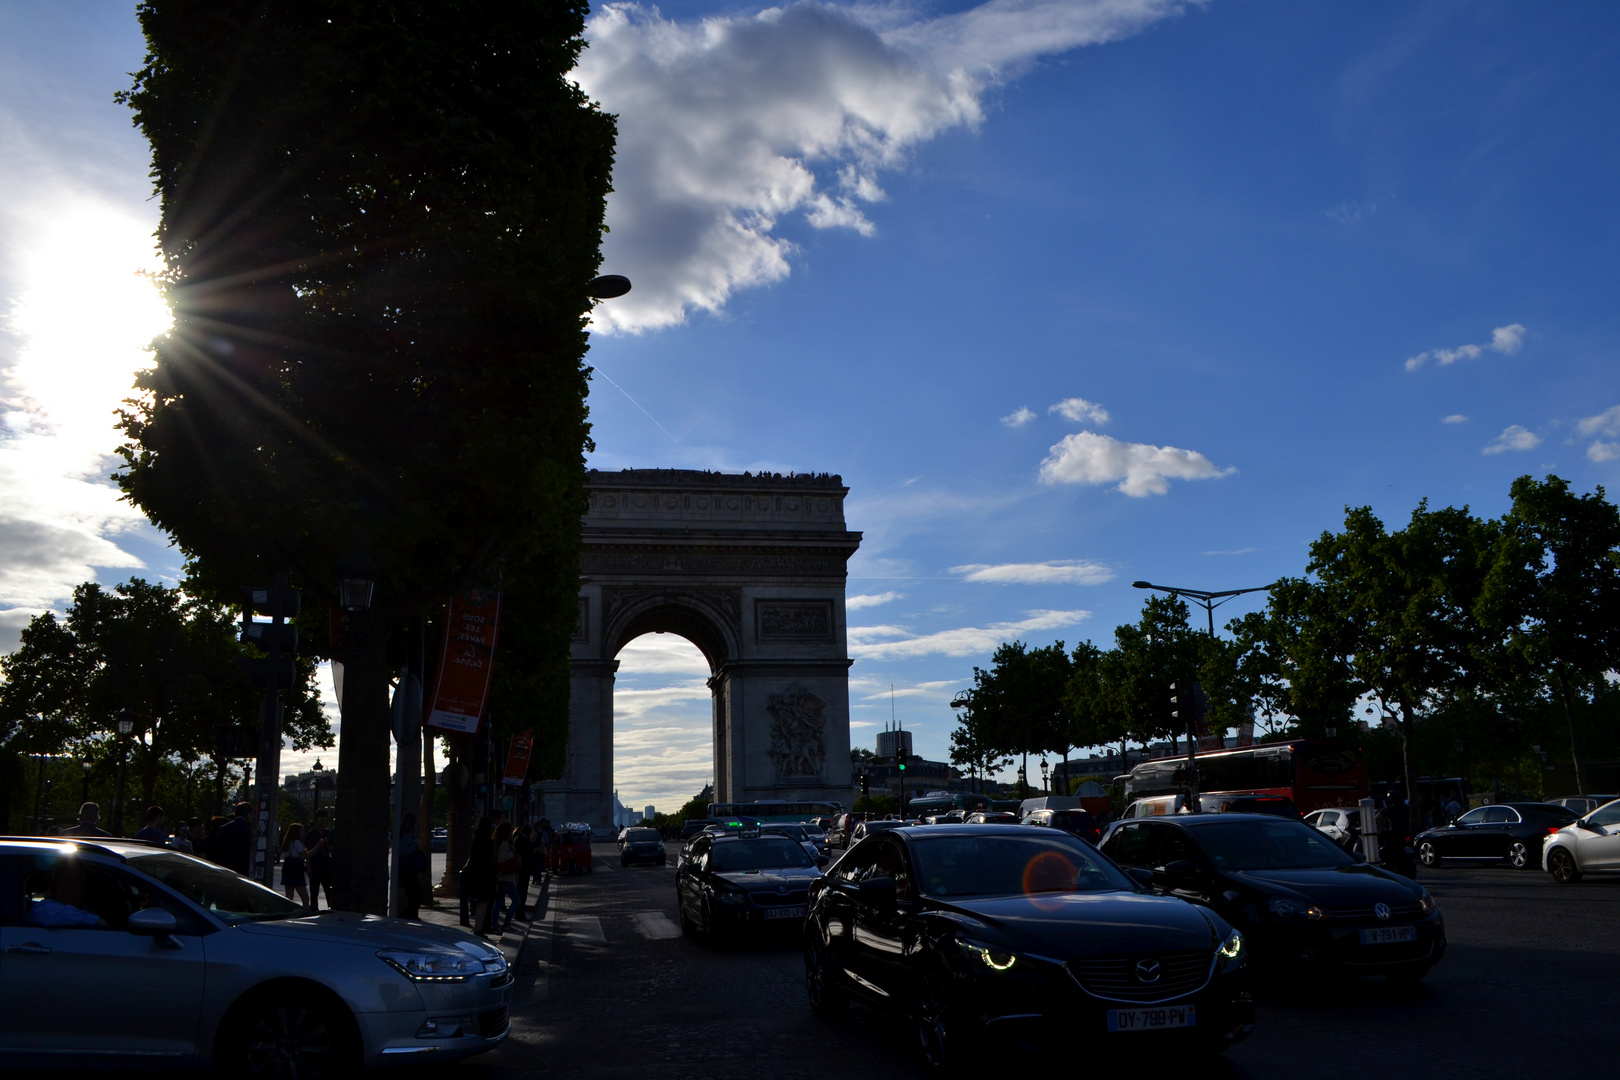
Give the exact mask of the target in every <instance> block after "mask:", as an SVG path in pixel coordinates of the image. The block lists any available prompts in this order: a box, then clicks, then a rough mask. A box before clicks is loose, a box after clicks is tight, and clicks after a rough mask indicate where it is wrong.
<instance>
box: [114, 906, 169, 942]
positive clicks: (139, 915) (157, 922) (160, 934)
mask: <svg viewBox="0 0 1620 1080" xmlns="http://www.w3.org/2000/svg"><path fill="white" fill-rule="evenodd" d="M124 925H125V928H126V929H127V930H128V931H129V932H130V933H132V934H135V935H137V936H139V937H150V938H166V937H168V936H170V935H171V934H174V933H177V932H178V931H179V929H180V921H179V920H178V919H176V918H175V917H174V915H173V913H171V912H167V911H164V910H163V909H162V908H142V909H141V910H139V911H137V912H135V913H134V914H132V915H130V917H129V921H128V922H127V923H125V924H124Z"/></svg>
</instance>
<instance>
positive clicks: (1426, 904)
mask: <svg viewBox="0 0 1620 1080" xmlns="http://www.w3.org/2000/svg"><path fill="white" fill-rule="evenodd" d="M1435 906H1436V905H1435V902H1434V897H1432V896H1430V895H1429V890H1428V889H1424V890H1423V897H1422V899H1420V900H1419V901H1418V907H1420V908H1422V909H1423V914H1425V915H1428V914H1429V913H1431V912H1432V911H1434V909H1435Z"/></svg>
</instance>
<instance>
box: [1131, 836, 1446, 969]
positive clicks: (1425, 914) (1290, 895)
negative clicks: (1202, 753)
mask: <svg viewBox="0 0 1620 1080" xmlns="http://www.w3.org/2000/svg"><path fill="white" fill-rule="evenodd" d="M1101 847H1102V850H1103V853H1104V854H1106V855H1108V856H1109V857H1110V858H1112V859H1113V860H1114V861H1115V862H1118V863H1120V864H1121V865H1123V866H1127V867H1141V868H1145V869H1149V870H1151V871H1152V872H1153V887H1154V888H1155V889H1156V890H1157V891H1159V892H1163V893H1165V894H1166V895H1170V896H1179V897H1181V898H1182V899H1185V900H1190V901H1192V902H1193V903H1195V904H1198V905H1201V906H1203V907H1206V908H1209V909H1210V910H1212V911H1215V912H1216V913H1218V914H1219V915H1220V916H1221V917H1222V918H1224V919H1225V920H1227V922H1229V923H1231V924H1232V925H1233V926H1236V927H1237V928H1238V929H1240V930H1242V931H1243V933H1244V934H1245V935H1246V936H1247V937H1248V938H1249V939H1250V940H1251V942H1252V943H1253V948H1254V956H1255V960H1256V961H1257V962H1258V963H1259V964H1260V965H1261V966H1262V967H1266V966H1268V965H1270V966H1272V967H1294V968H1305V969H1316V970H1333V969H1336V970H1339V971H1342V972H1346V973H1352V974H1359V975H1384V976H1387V977H1388V978H1390V979H1395V980H1416V979H1421V978H1422V977H1423V976H1424V975H1426V974H1428V971H1429V968H1431V967H1433V966H1434V965H1435V964H1436V963H1437V962H1438V961H1439V960H1440V958H1441V957H1442V956H1443V955H1444V954H1445V951H1446V932H1445V924H1444V922H1443V921H1442V920H1441V917H1440V912H1439V910H1438V909H1437V908H1436V907H1435V903H1434V899H1433V898H1432V897H1431V896H1430V895H1429V891H1428V890H1427V889H1425V888H1423V887H1422V886H1421V885H1419V884H1418V883H1417V882H1415V881H1412V880H1411V879H1409V878H1404V877H1401V876H1400V875H1399V874H1392V873H1390V872H1389V871H1387V870H1384V869H1382V868H1380V867H1376V866H1369V865H1367V864H1366V863H1364V862H1362V861H1361V859H1360V857H1359V856H1354V855H1350V854H1349V853H1347V852H1346V851H1345V850H1344V849H1343V848H1341V847H1339V846H1338V845H1337V844H1335V843H1334V842H1333V841H1332V840H1330V839H1328V838H1327V837H1326V836H1324V835H1323V834H1322V833H1320V832H1318V831H1317V830H1315V829H1313V828H1311V827H1310V826H1309V825H1306V824H1305V823H1304V822H1303V821H1288V820H1285V819H1282V818H1276V817H1271V816H1262V815H1259V814H1188V815H1184V816H1178V817H1162V818H1150V819H1147V820H1132V821H1121V822H1118V823H1117V824H1115V825H1114V826H1112V827H1111V828H1110V829H1109V830H1108V832H1107V834H1106V835H1104V837H1103V842H1102V844H1101Z"/></svg>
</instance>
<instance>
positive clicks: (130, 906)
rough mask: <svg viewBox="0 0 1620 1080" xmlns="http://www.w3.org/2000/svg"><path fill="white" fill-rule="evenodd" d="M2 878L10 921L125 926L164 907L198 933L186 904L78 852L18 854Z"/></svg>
mask: <svg viewBox="0 0 1620 1080" xmlns="http://www.w3.org/2000/svg"><path fill="white" fill-rule="evenodd" d="M232 876H234V875H232ZM0 882H3V883H4V888H5V889H6V892H7V894H8V895H7V896H6V898H5V902H4V903H3V904H0V916H3V918H4V921H5V922H6V923H8V924H10V925H20V926H37V927H41V928H47V929H48V928H77V929H87V930H88V929H95V930H123V929H125V928H126V927H127V925H128V922H129V917H130V915H131V914H133V913H134V912H137V911H140V910H142V909H144V908H160V909H162V910H165V911H168V912H169V913H170V914H172V915H173V916H174V917H175V919H176V920H177V921H178V922H179V923H180V929H181V932H182V933H193V934H194V933H198V932H199V927H198V924H197V919H196V916H195V915H194V914H193V913H192V912H191V911H190V910H189V909H188V908H187V907H186V906H185V905H184V904H182V903H180V902H179V901H177V900H175V899H174V898H173V897H171V896H169V895H168V894H166V893H164V892H163V891H162V890H161V889H155V888H153V887H152V884H151V882H149V881H147V880H144V879H143V878H142V877H141V876H140V875H138V874H131V873H128V872H126V871H124V870H122V869H120V868H117V867H113V866H107V865H104V864H101V863H97V862H94V861H93V860H90V859H85V858H82V857H79V856H77V855H75V854H68V853H61V852H54V851H53V852H38V853H33V854H29V855H26V856H22V857H20V858H16V859H14V860H11V861H10V868H9V872H7V873H5V874H3V875H0ZM266 891H268V890H266ZM271 895H275V894H273V893H272V894H271ZM300 910H302V909H300Z"/></svg>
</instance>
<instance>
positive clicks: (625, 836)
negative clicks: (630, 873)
mask: <svg viewBox="0 0 1620 1080" xmlns="http://www.w3.org/2000/svg"><path fill="white" fill-rule="evenodd" d="M664 862H665V849H664V838H663V837H661V836H659V835H658V830H657V829H648V828H644V827H631V828H628V829H626V830H624V832H622V833H620V834H619V865H620V866H633V865H635V864H636V863H647V864H649V865H651V866H663V865H664Z"/></svg>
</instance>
